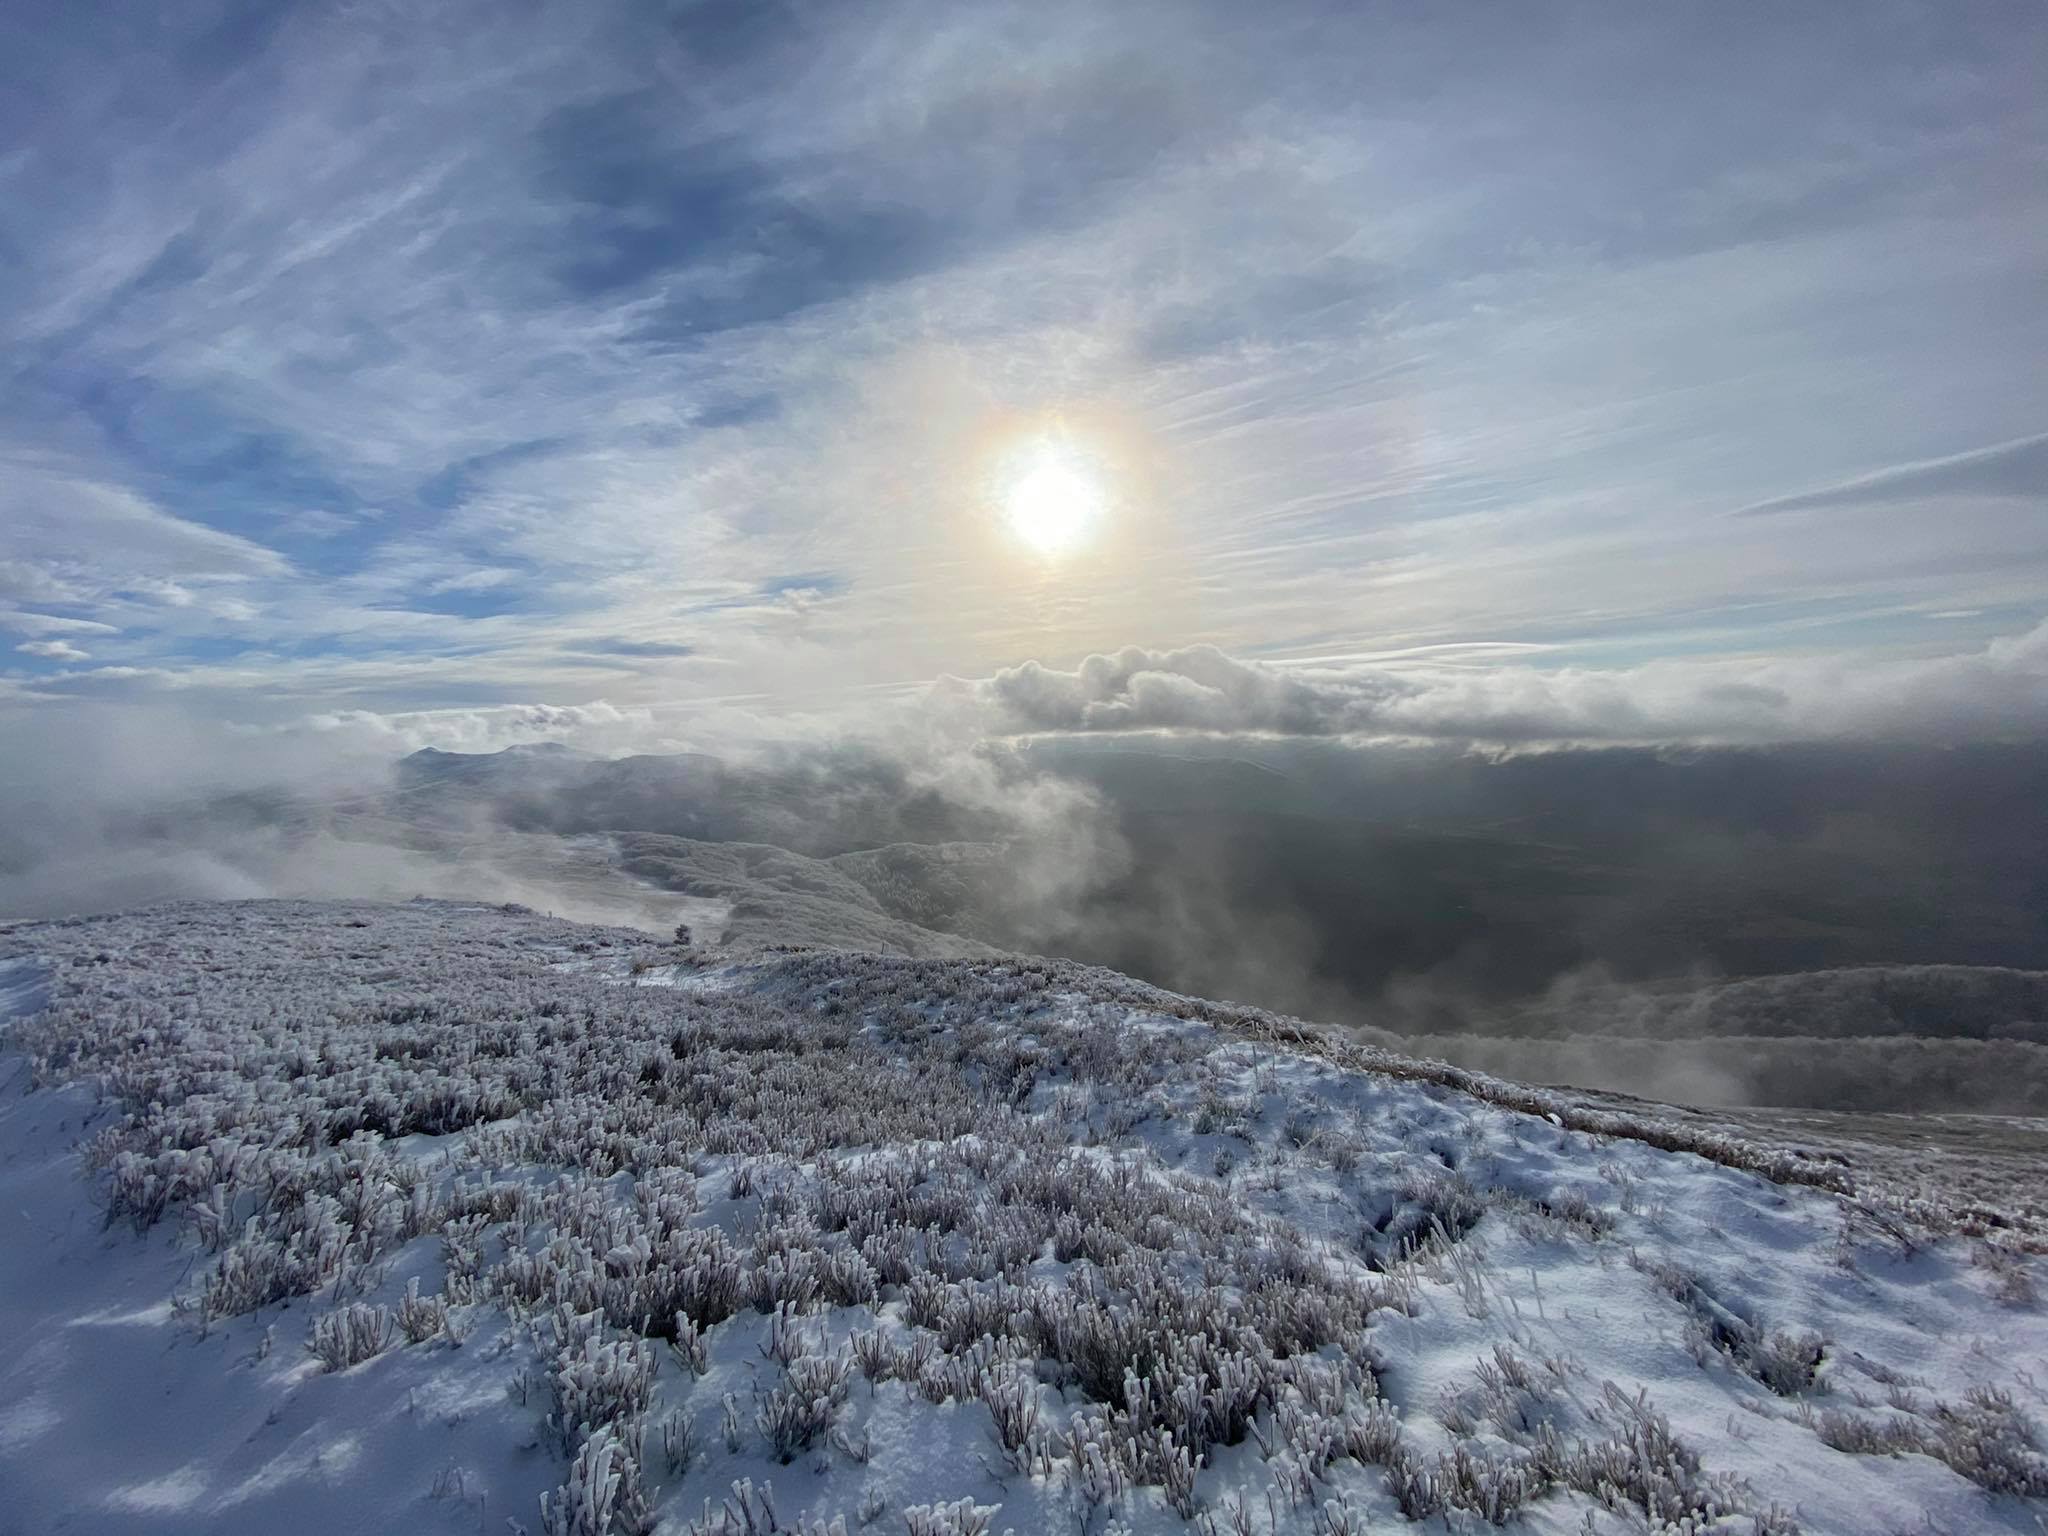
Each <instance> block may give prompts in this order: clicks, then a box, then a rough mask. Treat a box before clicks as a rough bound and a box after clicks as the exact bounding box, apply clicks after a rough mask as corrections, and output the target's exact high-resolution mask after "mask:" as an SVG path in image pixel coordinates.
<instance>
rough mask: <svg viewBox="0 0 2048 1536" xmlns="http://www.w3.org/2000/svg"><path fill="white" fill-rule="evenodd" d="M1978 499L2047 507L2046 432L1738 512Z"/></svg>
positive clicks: (1749, 514)
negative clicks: (2037, 435)
mask: <svg viewBox="0 0 2048 1536" xmlns="http://www.w3.org/2000/svg"><path fill="white" fill-rule="evenodd" d="M1979 498H1988V499H1993V500H1999V501H2018V502H2025V503H2029V504H2031V505H2032V506H2033V507H2034V508H2035V509H2036V510H2037V511H2039V512H2048V433H2044V434H2042V435H2041V436H2039V437H2023V438H2020V439H2019V440H2018V441H2016V442H2010V443H1995V444H1993V445H1992V446H1990V447H1988V448H1973V449H1971V450H1970V451H1969V452H1967V453H1952V454H1949V455H1947V456H1946V457H1943V458H1938V459H1920V460H1917V461H1915V462H1913V463H1911V464H1895V465H1892V466H1891V467H1889V468H1886V469H1881V470H1878V471H1877V472H1876V473H1875V474H1869V475H1858V476H1856V477H1855V478H1854V479H1851V480H1845V481H1842V482H1841V483H1840V484H1838V485H1830V486H1823V487H1822V488H1821V489H1819V490H1814V491H1801V492H1798V493H1796V494H1794V495H1791V496H1779V497H1777V498H1775V499H1773V500H1771V501H1760V502H1757V503H1756V504H1755V505H1753V506H1748V507H1744V508H1743V509H1742V515H1744V516H1746V517H1755V516H1759V515H1762V514H1766V513H1773V512H1811V511H1820V510H1825V509H1828V508H1833V507H1869V506H1883V505H1885V504H1887V503H1892V502H1902V501H1935V500H1949V501H1954V500H1958V499H1972V500H1974V499H1979Z"/></svg>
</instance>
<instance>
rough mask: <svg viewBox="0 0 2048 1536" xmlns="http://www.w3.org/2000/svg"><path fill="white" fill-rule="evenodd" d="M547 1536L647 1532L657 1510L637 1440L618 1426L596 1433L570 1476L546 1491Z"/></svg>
mask: <svg viewBox="0 0 2048 1536" xmlns="http://www.w3.org/2000/svg"><path fill="white" fill-rule="evenodd" d="M540 1528H541V1531H542V1533H543V1536H615V1533H618V1532H623V1533H624V1536H646V1533H648V1532H650V1531H652V1530H653V1529H654V1513H653V1509H652V1506H651V1505H650V1504H649V1502H648V1499H647V1495H646V1491H645V1489H644V1488H643V1486H642V1484H641V1480H640V1453H639V1448H638V1447H637V1446H636V1445H633V1444H631V1443H630V1442H629V1441H628V1439H627V1438H625V1437H623V1436H621V1435H620V1434H618V1433H616V1432H615V1431H613V1430H612V1429H609V1428H604V1429H598V1430H595V1431H593V1432H592V1434H591V1436H590V1438H589V1439H587V1440H585V1441H584V1442H583V1444H582V1446H581V1447H580V1448H579V1449H578V1450H577V1452H576V1455H575V1457H574V1458H573V1459H572V1460H571V1462H570V1463H569V1476H568V1478H567V1480H566V1481H564V1482H563V1484H562V1486H561V1487H559V1488H557V1489H555V1490H554V1492H552V1493H544V1494H542V1495H541V1496H540Z"/></svg>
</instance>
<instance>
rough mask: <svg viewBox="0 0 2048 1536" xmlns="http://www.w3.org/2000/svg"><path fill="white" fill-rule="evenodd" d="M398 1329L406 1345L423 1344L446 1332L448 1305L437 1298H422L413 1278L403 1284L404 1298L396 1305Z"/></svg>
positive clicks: (415, 1278) (416, 1282)
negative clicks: (403, 1336)
mask: <svg viewBox="0 0 2048 1536" xmlns="http://www.w3.org/2000/svg"><path fill="white" fill-rule="evenodd" d="M398 1327H399V1331H400V1332H401V1333H403V1334H404V1335H405V1342H406V1343H408V1344H424V1343H426V1342H427V1341H428V1340H429V1339H433V1338H437V1337H439V1336H440V1335H442V1334H444V1333H446V1332H448V1303H447V1302H446V1301H445V1300H443V1299H442V1298H441V1297H439V1296H427V1297H422V1296H421V1295H420V1282H419V1279H418V1277H414V1278H413V1279H411V1280H408V1281H406V1283H405V1298H404V1300H402V1301H400V1302H399V1304H398Z"/></svg>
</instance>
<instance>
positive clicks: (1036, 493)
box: [997, 437, 1108, 560]
mask: <svg viewBox="0 0 2048 1536" xmlns="http://www.w3.org/2000/svg"><path fill="white" fill-rule="evenodd" d="M1004 470H1005V472H1004V473H1003V475H1002V476H1001V477H1000V481H999V484H998V489H997V496H998V500H999V502H1000V504H1001V507H1002V512H1003V519H1004V521H1005V522H1007V523H1008V524H1009V525H1010V532H1011V533H1013V534H1015V535H1016V536H1017V538H1018V539H1019V540H1020V541H1021V542H1023V543H1024V544H1025V545H1026V546H1027V547H1029V548H1030V549H1031V550H1032V551H1034V552H1035V553H1036V554H1038V555H1040V556H1042V557H1043V558H1045V559H1048V560H1050V559H1057V558H1058V557H1059V556H1061V555H1066V554H1070V553H1072V552H1073V551H1074V550H1076V549H1078V548H1080V547H1081V546H1082V545H1083V544H1085V543H1086V542H1087V541H1088V539H1089V537H1090V535H1092V534H1093V533H1094V531H1095V528H1096V525H1097V524H1098V523H1099V522H1100V521H1101V519H1102V514H1103V511H1104V509H1105V507H1106V506H1107V504H1108V495H1107V493H1106V492H1105V490H1104V488H1103V483H1102V478H1101V476H1100V474H1099V473H1098V472H1097V471H1096V469H1095V467H1094V466H1093V465H1092V464H1091V463H1090V462H1089V461H1088V459H1087V457H1086V456H1084V455H1083V454H1081V453H1078V452H1076V451H1075V449H1074V448H1073V446H1072V445H1071V444H1069V443H1066V442H1063V441H1061V440H1060V439H1057V438H1050V437H1047V438H1040V439H1038V440H1036V441H1034V442H1032V443H1029V444H1027V445H1026V446H1025V447H1023V448H1021V449H1019V450H1018V451H1017V453H1016V454H1014V455H1013V456H1012V457H1011V459H1010V461H1009V462H1008V463H1007V464H1006V465H1005V466H1004Z"/></svg>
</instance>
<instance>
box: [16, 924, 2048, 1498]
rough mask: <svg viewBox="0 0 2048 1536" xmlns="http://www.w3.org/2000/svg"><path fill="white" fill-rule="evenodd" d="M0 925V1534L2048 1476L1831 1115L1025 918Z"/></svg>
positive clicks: (1966, 1301) (1966, 1312)
mask: <svg viewBox="0 0 2048 1536" xmlns="http://www.w3.org/2000/svg"><path fill="white" fill-rule="evenodd" d="M0 963H4V965H5V967H6V968H5V970H4V971H0V1006H4V1007H7V1008H10V1009H11V1010H12V1011H13V1013H14V1015H15V1017H14V1018H13V1020H12V1022H11V1023H10V1024H9V1025H8V1026H7V1033H8V1039H7V1040H6V1042H5V1044H6V1046H7V1049H8V1051H9V1053H10V1054H9V1057H8V1058H6V1059H5V1060H0V1083H4V1084H5V1086H4V1089H0V1532H12V1531H16V1530H19V1531H23V1532H37V1533H41V1532H45V1531H54V1530H79V1531H91V1532H137V1533H143V1532H148V1533H168V1532H198V1531H221V1532H231V1533H240V1532H246V1533H256V1532H274V1531H296V1532H303V1533H309V1536H310V1533H315V1532H327V1531H365V1532H371V1531H374V1532H389V1531H399V1530H404V1531H421V1532H434V1531H448V1532H456V1531H462V1532H468V1531H480V1530H481V1531H505V1530H507V1529H508V1522H510V1526H509V1528H511V1529H524V1530H527V1531H529V1532H541V1531H555V1530H561V1531H583V1532H595V1531H600V1530H618V1531H635V1530H643V1531H644V1530H652V1529H657V1528H658V1529H664V1530H668V1531H674V1532H685V1531H688V1532H706V1533H712V1532H716V1533H733V1532H768V1531H777V1530H785V1531H803V1532H815V1531H827V1530H834V1529H841V1528H843V1529H845V1530H847V1531H854V1530H857V1529H860V1528H863V1527H865V1528H867V1529H871V1530H876V1531H907V1532H910V1533H913V1536H923V1533H933V1536H944V1533H954V1532H973V1531H983V1530H987V1531H992V1532H1000V1531H1002V1530H1004V1529H1012V1530H1014V1531H1016V1532H1018V1533H1019V1536H1023V1533H1031V1532H1039V1531H1055V1530H1057V1531H1080V1532H1082V1533H1084V1536H1096V1533H1102V1532H1106V1531H1109V1530H1113V1529H1127V1530H1129V1531H1131V1532H1150V1531H1176V1530H1182V1529H1188V1528H1192V1529H1195V1530H1199V1531H1203V1532H1215V1533H1266V1532H1269V1531H1289V1532H1291V1531H1302V1532H1311V1531H1313V1532H1347V1531H1362V1530H1367V1529H1371V1530H1383V1529H1406V1528H1410V1526H1409V1522H1416V1528H1420V1529H1434V1530H1445V1529H1470V1528H1474V1527H1478V1526H1482V1525H1484V1524H1485V1523H1486V1522H1488V1521H1495V1522H1502V1523H1506V1524H1507V1525H1509V1526H1510V1527H1512V1528H1516V1529H1526V1530H1532V1531H1545V1532H1559V1533H1563V1532H1581V1531H1593V1532H1622V1531H1642V1530H1646V1529H1647V1530H1658V1529H1676V1530H1694V1531H1742V1532H1751V1531H1768V1532H1789V1531H1794V1530H1804V1531H1810V1532H1830V1531H1832V1532H1844V1533H1858V1536H1861V1533H1867V1532H1880V1533H1881V1532H1890V1531H1899V1532H1907V1531H1927V1530H1938V1531H1947V1532H1957V1533H1961V1532H1967V1531H2001V1530H2002V1531H2012V1532H2037V1531H2038V1530H2039V1529H2040V1520H2041V1518H2042V1517H2043V1516H2044V1515H2048V1460H2044V1459H2043V1456H2042V1454H2041V1453H2040V1451H2039V1450H2038V1449H2037V1446H2036V1436H2037V1434H2038V1432H2039V1431H2038V1424H2039V1422H2040V1420H2041V1418H2042V1416H2043V1414H2044V1412H2048V1397H2044V1393H2048V1322H2044V1318H2043V1314H2042V1312H2041V1311H2040V1309H2039V1305H2038V1302H2037V1299H2036V1291H2037V1288H2038V1287H2039V1286H2040V1285H2041V1284H2042V1283H2043V1282H2044V1281H2048V1275H2044V1274H2043V1272H2042V1263H2041V1260H2040V1259H2038V1258H2037V1257H2035V1256H2033V1255H2032V1254H2031V1253H2028V1252H2024V1251H2022V1249H2023V1248H2024V1247H2025V1244H2024V1242H2022V1241H2018V1240H2016V1239H2015V1238H2013V1237H2011V1236H2009V1237H2008V1238H2007V1239H2006V1240H2005V1241H2003V1242H1993V1241H1990V1240H1988V1239H1987V1234H1990V1235H1992V1236H1995V1235H1996V1233H1997V1232H1998V1231H1999V1230H2000V1228H1999V1225H1998V1224H1999V1223H2000V1222H2001V1221H2009V1220H2011V1214H2010V1213H2000V1212H1997V1211H1991V1210H1985V1209H1973V1208H1970V1207H1968V1206H1967V1205H1964V1204H1960V1203H1955V1202H1950V1203H1946V1204H1944V1203H1943V1202H1942V1201H1941V1200H1940V1199H1939V1191H1926V1190H1922V1191H1916V1192H1914V1194H1913V1196H1912V1197H1911V1198H1906V1197H1903V1196H1901V1195H1900V1194H1899V1193H1898V1192H1897V1191H1892V1190H1886V1189H1878V1188H1867V1189H1863V1190H1861V1191H1858V1192H1852V1191H1853V1190H1854V1187H1855V1184H1856V1180H1857V1171H1856V1169H1855V1168H1854V1167H1853V1166H1847V1165H1844V1164H1842V1163H1839V1162H1836V1161H1833V1160H1830V1159H1828V1158H1826V1157H1816V1156H1812V1155H1806V1154H1802V1153H1801V1152H1800V1151H1798V1150H1796V1149H1789V1148H1772V1147H1768V1146H1759V1145H1757V1144H1755V1143H1754V1142H1744V1141H1738V1140H1735V1139H1733V1138H1731V1137H1729V1136H1727V1135H1725V1134H1723V1133H1722V1132H1720V1131H1719V1130H1716V1129H1714V1128H1711V1127H1707V1128H1702V1127H1698V1126H1689V1125H1685V1124H1680V1123H1677V1122H1670V1123H1666V1122H1662V1121H1659V1120H1658V1119H1657V1118H1656V1117H1654V1116H1652V1115H1648V1114H1646V1113H1644V1112H1642V1111H1639V1110H1633V1109H1629V1108H1626V1107H1622V1108H1617V1107H1615V1106H1612V1105H1608V1106H1596V1105H1592V1104H1589V1103H1587V1102H1584V1101H1579V1100H1574V1099H1572V1098H1570V1097H1568V1096H1564V1095H1558V1094H1545V1093H1539V1092H1535V1091H1530V1090H1523V1089H1518V1088H1516V1087H1514V1086H1512V1085H1508V1084H1501V1083H1496V1082H1492V1081H1489V1080H1486V1079H1480V1078H1476V1077H1472V1076H1470V1075H1468V1074H1463V1073H1459V1072H1456V1071H1454V1070H1452V1069H1441V1068H1435V1067H1430V1066H1427V1065H1424V1064H1420V1063H1415V1062H1409V1061H1404V1060H1402V1059H1400V1058H1395V1057H1390V1056H1386V1055H1384V1054H1381V1053H1376V1052H1371V1051H1366V1050H1363V1049H1360V1048H1358V1047H1355V1046H1349V1045H1346V1044H1344V1043H1342V1042H1340V1041H1337V1040H1334V1039H1331V1038H1329V1037H1325V1036H1323V1035H1321V1034H1320V1033H1318V1032H1315V1031H1313V1030H1309V1029H1307V1028H1305V1027H1303V1026H1299V1025H1295V1024H1292V1023H1290V1022H1289V1021H1284V1020H1276V1019H1273V1018H1271V1017H1270V1016H1267V1015H1262V1014H1257V1013H1253V1012H1247V1011H1243V1010H1232V1009H1223V1008H1217V1007H1213V1006H1210V1005H1203V1004H1199V1003H1196V1002H1193V1001H1191V1000H1188V999H1182V998H1176V997H1173V996H1171V995H1169V994H1165V993H1160V992H1157V991H1155V990H1153V989H1151V988H1147V987H1143V986H1141V985H1139V984H1136V983H1133V982H1130V981H1128V980H1126V979H1125V978H1121V977H1117V976H1114V975H1112V974H1110V973H1105V972H1100V971H1092V970H1088V969H1085V968H1082V967H1079V966H1074V965H1071V964H1064V963H1058V962H1045V961H1026V960H1017V959H1007V958H997V959H960V960H950V961H938V960H922V961H920V960H905V959H888V958H883V957H877V956H871V955H849V954H842V953H801V954H790V955H784V956H769V957H765V958H759V959H755V960H753V961H750V962H749V963H747V964H745V965H733V964H726V965H706V964H703V963H701V957H698V958H697V959H695V960H685V959H683V958H682V957H679V956H678V955H677V954H675V953H674V952H672V951H664V950H661V949H660V948H658V947H656V946H654V945H652V944H651V943H650V942H649V941H648V940H647V938H646V936H645V935H643V934H639V933H635V932H632V931H629V930H606V929H590V928H582V927H577V926H574V925H571V924H567V923H561V922H555V921H553V920H550V919H546V918H542V917H539V916H536V915H534V914H532V913H528V912H524V911H500V910H497V909H485V908H476V907H460V906H451V905H447V904H441V903H414V904H409V905H407V906H403V907H389V906H372V905H348V904H333V903H252V904H238V905H197V906H186V907H177V908H170V909H164V910H160V911H155V912H147V913H140V914H134V915H129V916H123V917H113V918H99V919H90V920H80V921H72V922H66V923H51V924H37V925H23V926H18V927H16V928H14V929H13V930H11V931H8V932H5V933H0ZM648 983H660V984H659V985H650V984H648ZM81 1146H82V1147H83V1148H84V1152H85V1156H84V1160H83V1164H81V1160H80V1157H79V1153H78V1150H77V1149H78V1148H79V1147H81ZM1703 1154H1704V1155H1703ZM1767 1173H1768V1174H1771V1175H1774V1176H1775V1177H1766V1176H1765V1175H1766V1174H1767ZM2005 1230H2007V1231H2008V1232H2009V1233H2018V1234H2019V1235H2020V1236H2022V1237H2023V1236H2024V1235H2025V1234H2026V1232H2027V1230H2028V1229H2026V1228H2025V1227H2024V1226H2023V1225H2013V1226H2008V1227H2007V1228H2006V1229H2005ZM835 1522H837V1523H835Z"/></svg>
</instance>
